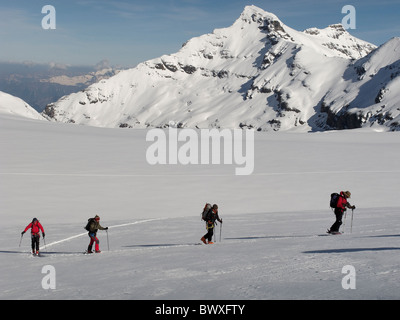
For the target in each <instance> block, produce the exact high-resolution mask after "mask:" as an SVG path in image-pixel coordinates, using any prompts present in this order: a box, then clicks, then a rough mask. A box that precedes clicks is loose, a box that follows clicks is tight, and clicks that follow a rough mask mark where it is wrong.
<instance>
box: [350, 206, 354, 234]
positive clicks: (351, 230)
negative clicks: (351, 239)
mask: <svg viewBox="0 0 400 320" xmlns="http://www.w3.org/2000/svg"><path fill="white" fill-rule="evenodd" d="M353 213H354V209H351V228H350V233H353Z"/></svg>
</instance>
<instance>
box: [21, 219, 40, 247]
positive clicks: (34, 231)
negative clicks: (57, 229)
mask: <svg viewBox="0 0 400 320" xmlns="http://www.w3.org/2000/svg"><path fill="white" fill-rule="evenodd" d="M28 229H31V239H32V254H36V255H39V240H40V234H39V232H40V231H42V236H43V238H44V237H45V233H44V230H43V226H42V225H41V224H40V222H39V220H38V219H36V218H33V220H32V222H31V223H30V224H28V225H27V226H26V228H25V230H24V231H22V232H21V235H24V233H25V232H26V231H28Z"/></svg>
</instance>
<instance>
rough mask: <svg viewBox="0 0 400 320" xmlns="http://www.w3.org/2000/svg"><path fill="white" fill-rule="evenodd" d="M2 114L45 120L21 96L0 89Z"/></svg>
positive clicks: (0, 109) (0, 112)
mask: <svg viewBox="0 0 400 320" xmlns="http://www.w3.org/2000/svg"><path fill="white" fill-rule="evenodd" d="M0 114H2V115H3V116H5V115H7V116H11V117H23V118H29V119H36V120H45V118H44V117H43V116H42V115H41V114H39V113H38V112H37V111H36V110H35V109H33V108H32V107H31V106H30V105H28V104H27V103H26V102H25V101H23V100H22V99H20V98H17V97H14V96H12V95H10V94H8V93H5V92H1V91H0Z"/></svg>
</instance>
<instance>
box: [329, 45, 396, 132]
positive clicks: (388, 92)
mask: <svg viewBox="0 0 400 320" xmlns="http://www.w3.org/2000/svg"><path fill="white" fill-rule="evenodd" d="M399 92H400V38H393V39H391V40H389V41H388V42H386V43H385V44H383V45H382V46H380V47H379V48H378V49H376V50H374V51H372V52H371V53H370V54H368V55H367V56H366V57H364V58H362V59H359V60H358V61H356V62H355V63H353V64H351V65H350V66H349V68H347V70H346V72H345V73H344V74H343V77H342V79H340V81H338V82H337V84H336V86H334V87H333V88H332V90H331V91H329V92H328V93H327V95H326V96H325V97H324V99H323V101H322V106H323V109H324V110H325V111H326V112H327V113H328V115H329V117H328V124H329V125H330V126H332V127H338V126H339V127H350V128H354V127H360V126H363V125H373V126H376V127H378V126H381V125H384V126H385V127H387V128H390V129H391V130H400V97H399Z"/></svg>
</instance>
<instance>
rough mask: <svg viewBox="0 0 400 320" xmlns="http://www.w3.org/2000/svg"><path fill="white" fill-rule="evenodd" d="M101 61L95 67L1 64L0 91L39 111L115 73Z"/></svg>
mask: <svg viewBox="0 0 400 320" xmlns="http://www.w3.org/2000/svg"><path fill="white" fill-rule="evenodd" d="M118 72H119V71H118V69H115V68H112V67H110V66H109V64H108V62H107V61H101V62H99V63H98V64H97V65H95V66H78V67H76V66H66V65H61V64H55V63H50V64H38V63H33V62H24V63H15V62H0V90H1V91H4V92H7V93H9V94H12V95H14V96H17V97H19V98H21V99H23V100H24V101H26V102H27V103H29V104H30V105H31V106H32V107H33V108H35V109H36V110H37V111H39V112H42V111H43V110H44V108H45V107H46V105H47V104H49V103H51V102H54V101H57V100H58V99H60V98H61V97H63V96H65V95H69V94H71V93H73V92H77V91H79V90H83V89H85V88H87V87H88V86H89V85H90V84H93V83H96V82H98V81H100V80H102V79H104V78H109V77H112V76H114V75H116V74H117V73H118Z"/></svg>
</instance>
